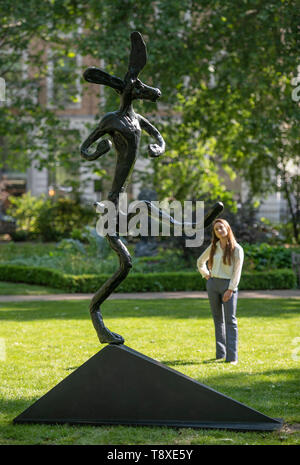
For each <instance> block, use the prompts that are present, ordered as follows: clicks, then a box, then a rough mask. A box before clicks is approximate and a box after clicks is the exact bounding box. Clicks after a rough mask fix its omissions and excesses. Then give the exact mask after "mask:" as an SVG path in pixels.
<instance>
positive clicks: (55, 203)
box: [9, 192, 95, 242]
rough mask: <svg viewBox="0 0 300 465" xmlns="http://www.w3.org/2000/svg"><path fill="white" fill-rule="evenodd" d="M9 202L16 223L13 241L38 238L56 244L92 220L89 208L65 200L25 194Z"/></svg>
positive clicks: (92, 212) (91, 210)
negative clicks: (55, 242)
mask: <svg viewBox="0 0 300 465" xmlns="http://www.w3.org/2000/svg"><path fill="white" fill-rule="evenodd" d="M10 200H11V207H10V209H9V214H10V215H11V216H12V217H13V218H14V219H16V220H17V229H16V233H15V234H14V236H13V239H15V240H17V239H18V238H20V239H21V240H24V239H36V238H41V239H42V240H43V241H46V242H51V241H58V240H60V239H62V238H65V237H70V236H71V234H72V232H73V230H74V229H75V230H76V229H77V230H78V228H82V227H83V225H86V224H88V223H92V222H93V221H94V220H95V213H94V210H93V209H91V208H88V207H85V206H83V205H81V204H80V203H78V202H77V201H75V200H71V199H68V198H63V197H62V198H57V199H55V200H51V199H49V198H46V197H45V196H44V195H41V196H39V197H35V196H32V195H31V193H30V192H27V193H26V194H23V195H22V196H21V197H11V198H10ZM85 234H87V233H85Z"/></svg>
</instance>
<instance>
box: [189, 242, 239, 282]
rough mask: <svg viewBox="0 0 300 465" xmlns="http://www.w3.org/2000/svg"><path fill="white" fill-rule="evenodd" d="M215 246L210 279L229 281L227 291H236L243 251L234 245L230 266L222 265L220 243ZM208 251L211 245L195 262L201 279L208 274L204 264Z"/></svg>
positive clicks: (237, 245) (207, 257)
mask: <svg viewBox="0 0 300 465" xmlns="http://www.w3.org/2000/svg"><path fill="white" fill-rule="evenodd" d="M216 246H217V247H216V251H215V254H214V260H213V266H212V270H211V276H212V278H223V279H230V283H229V286H228V289H231V290H232V291H236V290H237V287H238V284H239V282H240V278H241V272H242V266H243V261H244V250H243V248H242V247H241V246H240V245H239V244H236V246H235V249H234V251H233V260H232V263H231V265H227V264H226V265H224V263H223V253H224V252H223V249H222V248H221V245H220V241H218V242H217V244H216ZM210 249H211V245H210V246H209V247H207V249H206V250H204V252H203V254H202V255H200V257H199V258H198V260H197V267H198V270H199V273H201V275H202V276H203V278H204V277H205V276H206V275H208V274H209V270H208V268H207V266H206V262H207V261H208V259H209V253H210Z"/></svg>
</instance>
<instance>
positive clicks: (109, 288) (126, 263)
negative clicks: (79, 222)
mask: <svg viewBox="0 0 300 465" xmlns="http://www.w3.org/2000/svg"><path fill="white" fill-rule="evenodd" d="M105 237H106V239H107V240H108V242H109V244H110V246H111V247H112V248H113V249H114V250H115V251H116V252H117V254H118V256H119V261H120V268H119V269H118V271H117V272H116V273H115V274H114V275H113V276H112V277H111V278H109V279H108V280H107V281H106V282H105V283H104V284H103V286H101V288H100V289H99V290H98V291H97V292H96V294H95V295H94V297H93V299H92V301H91V304H90V313H91V318H92V322H93V325H94V328H95V330H96V333H97V335H98V339H99V341H100V342H101V344H105V343H108V344H123V343H124V338H123V337H122V336H121V335H120V334H117V333H113V332H112V331H110V330H109V329H108V328H106V326H105V324H104V321H103V317H102V314H101V310H100V305H101V304H102V302H104V300H105V299H107V297H108V296H109V295H110V294H111V293H112V292H113V291H114V289H116V287H118V285H119V284H120V283H121V282H122V281H123V280H124V279H125V278H126V276H127V275H128V273H129V271H130V269H131V268H132V262H131V256H130V254H129V252H128V250H127V248H126V247H125V245H124V244H123V242H122V241H121V240H120V238H119V237H118V236H117V235H115V236H110V235H107V236H105Z"/></svg>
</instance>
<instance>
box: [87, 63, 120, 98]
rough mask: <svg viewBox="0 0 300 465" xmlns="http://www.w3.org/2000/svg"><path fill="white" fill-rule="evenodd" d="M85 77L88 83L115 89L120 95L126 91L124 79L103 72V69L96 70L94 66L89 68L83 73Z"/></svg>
mask: <svg viewBox="0 0 300 465" xmlns="http://www.w3.org/2000/svg"><path fill="white" fill-rule="evenodd" d="M83 77H84V79H85V80H86V81H88V82H92V83H93V84H102V85H104V86H109V87H112V88H113V89H115V90H116V91H117V92H118V93H122V92H123V90H124V82H123V81H122V79H120V78H118V77H116V76H111V75H110V74H108V73H106V72H105V71H102V69H99V68H95V67H94V66H92V67H90V68H88V69H86V70H85V72H84V73H83Z"/></svg>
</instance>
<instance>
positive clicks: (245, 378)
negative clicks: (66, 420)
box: [0, 299, 300, 445]
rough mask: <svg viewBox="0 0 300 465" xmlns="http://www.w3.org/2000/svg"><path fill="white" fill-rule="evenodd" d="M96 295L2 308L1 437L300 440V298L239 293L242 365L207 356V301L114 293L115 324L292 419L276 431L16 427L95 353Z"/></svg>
mask: <svg viewBox="0 0 300 465" xmlns="http://www.w3.org/2000/svg"><path fill="white" fill-rule="evenodd" d="M88 304H89V301H80V302H75V301H68V302H62V301H59V302H20V303H5V304H1V306H0V318H1V330H0V348H1V349H2V350H1V351H0V373H1V374H0V379H1V395H0V397H1V398H0V406H1V407H0V444H76V445H77V444H176V445H186V444H299V442H300V431H299V429H298V426H299V423H300V409H299V361H298V360H297V359H299V358H300V350H298V352H297V344H298V346H299V342H298V341H299V339H296V338H297V337H299V311H300V309H299V301H297V300H293V299H278V300H277V299H276V300H265V299H262V300H260V299H240V301H239V307H238V316H239V318H238V323H239V357H240V362H239V364H238V365H237V366H231V365H229V364H226V363H215V362H213V363H207V361H209V360H210V359H211V358H213V357H214V333H213V323H212V319H211V316H210V311H209V307H208V301H207V300H202V299H201V300H195V299H184V300H183V299H182V300H181V299H180V300H171V299H170V300H147V301H140V300H136V301H132V300H130V301H129V300H111V301H108V302H106V303H105V304H104V305H103V313H104V316H105V321H106V323H107V325H108V326H109V328H111V329H112V330H113V331H116V332H119V333H120V334H122V335H123V336H124V337H125V339H126V342H125V343H126V345H127V346H129V347H132V348H133V349H135V350H137V351H139V352H142V353H144V354H145V355H148V356H149V357H152V358H155V359H157V360H160V361H161V362H163V363H165V364H166V365H168V366H170V367H172V368H174V369H176V370H178V371H180V372H182V373H184V374H186V375H188V376H190V377H192V378H194V379H196V380H198V381H200V382H201V383H204V384H206V385H208V386H210V387H212V388H214V389H216V390H217V391H219V392H222V393H224V394H226V395H228V396H230V397H232V398H234V399H235V400H238V401H240V402H243V403H245V404H246V405H248V406H250V407H252V408H254V409H257V410H259V411H261V412H262V413H265V414H266V415H269V416H271V417H276V418H283V419H284V420H285V422H286V424H287V426H285V427H284V428H283V430H282V431H276V432H260V433H257V432H233V431H222V430H196V429H190V428H180V429H176V428H164V427H162V428H157V427H125V426H104V427H101V426H99V427H93V426H69V425H59V426H55V425H54V426H49V425H13V424H12V420H13V418H15V417H16V416H17V415H19V414H20V413H21V412H22V411H23V410H24V409H25V408H27V407H28V406H30V405H31V404H32V403H33V402H34V401H35V400H37V399H38V398H39V397H41V396H42V395H43V394H45V393H46V392H47V391H48V390H49V389H50V388H52V387H53V386H55V385H56V384H57V383H58V382H59V381H61V380H62V379H63V378H65V377H66V376H67V375H69V374H70V373H71V372H72V371H73V370H75V369H76V368H77V367H79V366H80V365H81V364H82V363H84V362H85V361H86V360H87V359H88V358H90V357H91V356H92V355H94V354H95V353H96V352H97V351H98V350H99V349H101V348H102V347H104V346H102V345H100V344H99V343H98V340H97V337H96V334H95V331H94V328H93V326H92V323H91V321H90V317H89V312H88Z"/></svg>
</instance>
